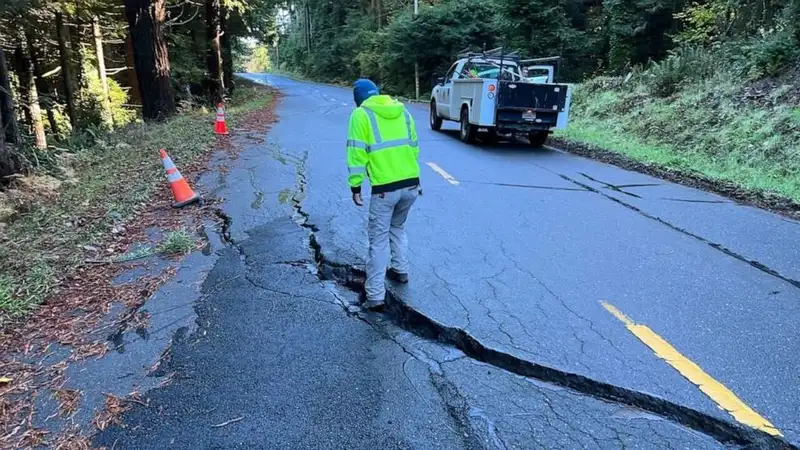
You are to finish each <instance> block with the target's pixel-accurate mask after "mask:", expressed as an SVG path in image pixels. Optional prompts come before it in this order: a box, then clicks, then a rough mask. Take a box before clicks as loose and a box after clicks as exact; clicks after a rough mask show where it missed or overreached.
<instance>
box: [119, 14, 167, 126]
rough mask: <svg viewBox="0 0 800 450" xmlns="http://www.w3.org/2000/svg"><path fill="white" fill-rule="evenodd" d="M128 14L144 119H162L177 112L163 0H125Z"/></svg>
mask: <svg viewBox="0 0 800 450" xmlns="http://www.w3.org/2000/svg"><path fill="white" fill-rule="evenodd" d="M125 15H126V17H127V19H128V25H129V27H130V32H131V39H132V40H133V58H134V63H135V64H134V66H135V67H136V74H137V75H138V78H139V91H140V92H141V93H142V116H143V117H144V118H145V119H147V120H157V119H163V118H166V117H168V116H171V115H172V114H174V113H175V98H174V96H173V93H172V84H171V81H170V67H169V52H168V51H167V41H166V39H165V38H164V32H163V30H162V24H163V23H164V18H165V16H166V8H165V5H164V0H125Z"/></svg>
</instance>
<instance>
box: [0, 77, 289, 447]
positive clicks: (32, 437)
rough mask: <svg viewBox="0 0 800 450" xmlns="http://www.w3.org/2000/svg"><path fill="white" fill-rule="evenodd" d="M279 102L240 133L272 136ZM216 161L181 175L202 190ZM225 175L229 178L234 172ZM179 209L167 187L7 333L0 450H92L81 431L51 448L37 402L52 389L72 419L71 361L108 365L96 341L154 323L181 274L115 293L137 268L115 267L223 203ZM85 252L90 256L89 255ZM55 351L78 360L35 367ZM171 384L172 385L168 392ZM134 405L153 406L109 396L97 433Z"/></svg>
mask: <svg viewBox="0 0 800 450" xmlns="http://www.w3.org/2000/svg"><path fill="white" fill-rule="evenodd" d="M277 97H278V96H277V93H276V92H273V96H272V102H271V103H270V104H269V105H267V106H266V107H264V108H262V109H260V110H257V111H255V112H251V113H248V114H245V115H242V116H239V117H236V121H237V127H238V128H240V129H241V130H243V131H245V132H256V131H257V132H260V133H263V132H266V130H267V128H268V127H269V125H270V124H272V123H274V122H275V116H274V114H273V111H272V109H273V108H274V106H275V104H276V102H277ZM214 150H222V151H225V152H227V153H228V154H229V155H230V156H231V158H235V156H236V155H237V153H238V151H239V146H238V145H236V144H235V143H234V140H233V138H232V137H224V138H220V139H219V140H218V141H217V145H216V146H215V148H214ZM212 153H213V152H212V151H208V152H206V154H204V155H203V156H201V157H199V158H197V159H195V160H194V161H193V162H191V163H189V164H184V165H182V166H181V172H182V173H183V175H184V177H185V178H186V179H187V180H189V181H190V183H192V185H195V183H194V182H195V181H196V180H197V178H198V176H199V174H201V173H202V172H204V171H206V170H208V166H209V161H210V158H211V155H212ZM176 162H179V161H176ZM179 163H180V162H179ZM222 171H223V173H224V172H225V171H226V168H223V169H222ZM125 176H135V174H127V175H125ZM171 203H172V198H171V194H170V191H169V189H167V188H166V186H164V188H163V189H159V190H157V191H156V193H155V195H154V196H153V197H152V198H150V199H148V201H147V202H146V203H143V204H141V205H140V206H139V207H137V209H136V211H135V213H134V214H132V217H131V219H130V220H128V221H120V222H119V223H116V224H115V226H114V227H113V230H110V231H109V232H108V233H107V235H106V236H104V237H103V238H99V239H98V240H97V242H93V243H92V245H91V247H92V252H94V253H97V256H98V257H99V256H102V257H103V260H91V261H89V260H87V261H85V262H84V264H80V265H78V266H77V267H76V268H75V269H74V270H72V271H71V272H69V273H66V274H61V275H60V286H59V288H58V290H57V292H55V293H54V294H53V295H51V296H50V297H49V298H48V299H47V301H46V302H45V303H44V304H43V305H41V306H40V307H39V308H38V309H37V310H35V311H34V312H33V313H32V314H31V315H30V316H29V317H28V318H27V320H25V321H19V322H16V323H5V324H4V326H3V328H2V329H0V374H2V377H0V448H17V449H19V448H34V447H36V446H39V445H42V444H44V443H47V444H48V445H49V446H51V447H52V448H55V449H57V450H73V449H75V450H79V449H88V448H91V433H89V435H87V434H85V433H84V432H83V431H82V430H81V429H80V427H77V426H76V427H73V428H70V429H67V430H62V432H61V433H59V434H58V435H57V436H53V437H52V438H51V439H50V440H49V442H46V440H45V439H46V437H47V433H46V432H45V431H43V430H39V429H36V428H35V427H34V426H33V420H32V419H33V415H34V404H35V403H34V400H35V397H36V395H38V393H39V392H40V391H44V390H45V389H51V390H52V391H53V392H54V396H55V397H56V399H57V400H58V401H59V405H60V406H59V414H61V415H62V417H70V416H72V415H73V414H74V412H75V411H76V410H77V408H78V407H79V404H80V401H81V398H82V394H81V393H80V392H79V391H76V390H72V389H65V388H63V384H64V373H65V370H66V367H67V359H69V360H73V361H75V360H83V359H87V358H93V357H95V358H101V357H103V356H104V355H105V353H106V352H107V351H108V344H107V342H103V341H97V340H96V339H95V340H93V339H90V338H89V336H91V335H95V336H96V335H98V332H100V331H102V332H105V335H108V334H110V331H111V330H118V329H130V328H137V327H146V326H147V324H148V319H149V316H148V315H147V314H142V313H141V312H140V311H139V308H140V307H141V306H142V305H143V304H144V303H145V302H146V301H147V300H148V299H149V298H150V296H152V295H153V294H154V293H155V292H156V291H157V290H158V289H159V287H160V286H161V285H162V284H164V283H165V282H167V281H168V280H169V279H171V278H172V277H174V275H175V272H176V270H177V269H176V268H175V267H169V268H167V269H165V270H164V271H162V272H161V273H159V274H158V275H156V276H145V277H141V278H139V279H137V280H134V281H133V282H131V283H128V284H123V285H112V280H114V279H115V278H116V277H117V276H118V275H120V274H121V273H123V272H125V271H128V270H130V269H131V267H132V265H131V264H115V263H112V262H111V261H112V260H113V258H114V257H117V256H119V255H122V254H125V253H127V252H128V251H129V250H130V249H131V248H132V247H133V246H134V244H137V243H141V242H147V241H148V235H147V230H148V229H149V228H153V227H155V228H158V229H161V230H165V231H169V230H179V229H182V228H185V227H186V226H187V223H191V224H194V226H195V227H200V226H202V223H203V221H204V220H218V217H217V215H216V213H215V207H214V205H215V199H207V201H206V202H205V205H204V206H202V207H189V208H184V209H174V208H172V207H171ZM106 214H107V211H105V210H104V209H103V208H102V207H98V208H96V210H91V209H90V210H89V211H87V213H86V214H85V216H84V217H81V218H80V219H77V221H76V223H72V224H70V226H75V227H85V226H87V224H90V223H94V222H97V221H99V220H102V219H103V218H104V217H105V215H106ZM112 231H113V232H112ZM190 231H196V230H190ZM52 243H53V245H54V247H53V249H52V255H53V257H56V258H64V257H66V256H68V255H69V254H70V253H72V252H74V251H75V250H76V249H64V248H59V247H55V246H57V245H58V240H57V239H52ZM95 249H96V252H95ZM84 250H85V251H88V250H86V249H81V251H84ZM113 303H121V304H123V305H124V306H125V308H126V310H125V312H124V313H123V314H122V315H121V316H120V317H119V318H118V319H117V320H116V321H115V322H114V323H112V324H106V325H103V328H100V324H101V323H102V321H103V319H104V318H105V317H106V316H107V314H108V313H109V311H110V308H111V305H112V304H113ZM53 344H58V345H59V346H66V347H69V348H71V349H72V353H71V355H70V356H69V357H68V358H67V359H64V360H61V361H60V362H58V361H54V362H55V363H54V362H49V363H47V364H45V363H44V362H39V363H38V364H33V363H30V361H33V360H38V361H44V358H45V357H46V356H50V355H52V354H53V352H54V351H55V350H54V348H55V347H54V345H53ZM23 361H25V362H23ZM169 379H170V377H167V379H165V381H164V382H162V385H164V384H166V383H167V382H168V381H169ZM131 402H132V403H140V404H143V405H144V404H145V403H144V402H142V400H140V397H139V394H138V393H134V394H132V395H131V397H130V399H124V398H121V397H116V396H113V395H108V394H107V397H106V403H105V407H104V408H103V410H102V411H100V412H98V414H97V415H96V416H95V418H94V420H93V423H94V425H95V426H96V428H97V429H99V430H105V429H107V428H108V427H109V426H112V425H113V424H119V423H120V415H121V414H122V413H123V412H124V411H125V410H126V409H128V408H129V407H130V405H129V403H131Z"/></svg>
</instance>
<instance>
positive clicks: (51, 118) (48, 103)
mask: <svg viewBox="0 0 800 450" xmlns="http://www.w3.org/2000/svg"><path fill="white" fill-rule="evenodd" d="M25 40H26V41H28V54H29V55H30V58H31V63H32V67H33V81H34V83H35V84H36V90H37V91H38V92H39V94H41V95H42V96H43V98H42V99H40V100H41V102H42V104H44V110H45V111H46V112H47V121H48V123H49V124H50V132H51V133H58V123H56V115H55V113H54V112H53V103H54V101H53V98H52V96H51V93H50V87H49V86H48V85H47V82H46V81H45V79H44V77H43V76H42V75H43V74H44V71H43V70H42V61H41V57H40V55H39V49H38V47H37V44H36V37H35V36H34V35H33V30H32V29H30V28H28V29H26V30H25Z"/></svg>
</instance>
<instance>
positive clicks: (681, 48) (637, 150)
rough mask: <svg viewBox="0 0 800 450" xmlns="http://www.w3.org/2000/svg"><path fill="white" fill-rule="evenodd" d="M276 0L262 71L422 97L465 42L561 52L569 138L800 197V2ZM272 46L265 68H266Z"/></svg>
mask: <svg viewBox="0 0 800 450" xmlns="http://www.w3.org/2000/svg"><path fill="white" fill-rule="evenodd" d="M411 3H412V2H409V1H403V0H373V1H370V2H369V4H365V3H364V2H361V1H359V0H346V1H342V2H336V3H335V4H330V2H327V1H324V0H308V1H303V2H300V1H282V2H275V5H276V6H275V8H274V10H273V11H274V12H273V14H275V15H276V17H277V18H279V19H280V20H279V21H278V23H279V24H280V26H278V27H277V29H276V33H275V34H274V35H273V36H271V39H270V40H268V41H265V42H263V43H262V45H261V47H260V50H259V60H260V61H261V63H260V64H258V67H260V68H263V67H267V66H269V67H271V70H275V71H280V72H284V73H285V72H294V73H297V74H300V75H302V76H305V77H308V78H311V79H315V80H320V81H328V82H345V83H350V82H352V80H353V79H355V78H357V77H360V76H368V77H370V78H372V79H374V80H376V81H378V82H379V83H380V85H381V86H382V88H383V89H384V90H385V91H387V92H389V93H392V94H395V95H402V96H407V97H411V98H413V96H414V94H415V83H414V81H415V80H414V64H415V63H417V64H418V66H419V73H420V86H421V91H422V92H421V94H422V95H421V98H422V99H423V100H424V99H425V98H426V92H429V91H430V86H431V80H432V79H433V78H434V76H435V75H437V74H439V75H441V74H443V73H444V72H445V71H446V70H447V68H448V67H449V65H450V64H451V63H452V61H453V60H454V58H455V56H456V55H457V53H458V52H459V51H461V50H463V49H465V48H467V47H472V48H481V47H485V48H493V47H500V46H503V45H505V46H506V47H507V48H509V49H514V50H520V51H521V53H522V54H523V56H526V57H544V56H553V55H560V56H562V57H563V61H562V63H561V65H560V67H559V70H558V80H559V81H561V82H569V83H575V84H576V86H575V87H576V89H575V97H574V103H573V108H572V114H571V119H572V123H571V126H570V128H569V129H568V130H567V131H566V132H565V133H562V134H560V135H559V136H560V137H561V138H565V139H568V140H570V141H572V142H573V143H579V144H583V145H586V146H588V147H597V148H602V149H606V150H609V151H613V152H618V153H620V154H623V155H625V156H627V157H630V158H631V159H634V160H636V161H641V162H645V163H649V164H655V165H659V166H661V167H664V168H667V169H672V170H679V171H681V172H682V173H685V174H687V175H690V176H691V175H703V176H704V177H707V178H710V179H713V180H720V181H725V182H731V183H733V184H735V185H737V186H739V187H741V188H745V189H748V190H751V191H754V192H758V193H772V194H778V195H780V196H783V197H785V198H788V199H792V200H794V201H795V202H800V91H799V89H800V87H798V86H800V1H798V0H770V1H766V2H764V1H760V0H759V1H756V0H697V1H690V0H624V1H623V0H558V1H545V0H489V1H479V0H430V1H427V0H421V1H420V2H419V4H420V10H419V15H417V16H414V14H413V11H412V7H411ZM265 52H268V53H269V64H266V63H263V60H264V53H265Z"/></svg>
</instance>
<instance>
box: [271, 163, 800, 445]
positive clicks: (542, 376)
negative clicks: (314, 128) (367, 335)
mask: <svg viewBox="0 0 800 450" xmlns="http://www.w3.org/2000/svg"><path fill="white" fill-rule="evenodd" d="M284 156H286V155H284ZM306 157H307V153H305V154H304V156H303V157H302V158H294V157H293V158H290V159H289V161H290V163H291V164H292V165H294V167H295V169H296V170H297V185H296V189H295V194H294V196H293V197H292V206H293V208H294V212H295V217H294V221H295V223H297V225H298V226H300V227H302V228H304V229H306V230H307V231H308V233H309V235H308V245H309V248H310V250H311V252H312V253H313V255H314V260H315V264H316V266H317V270H315V274H316V275H317V276H318V277H319V278H320V280H323V281H333V282H336V283H337V284H339V285H341V286H343V287H345V288H347V289H350V290H352V291H355V292H360V291H361V290H363V283H364V280H365V273H364V271H363V270H361V269H359V268H358V267H356V266H355V265H348V264H341V263H334V262H332V261H330V260H329V259H328V258H326V256H325V252H324V249H323V248H322V246H321V245H320V243H319V241H318V240H317V238H316V233H317V232H319V231H320V229H319V227H318V226H317V225H316V224H314V223H313V222H312V221H311V219H310V215H309V213H308V212H306V211H304V210H303V200H304V199H305V196H306V188H307V180H306V174H305V159H306ZM562 177H563V176H562ZM563 178H565V179H567V180H568V181H570V182H573V183H575V184H576V185H578V186H580V187H581V188H583V189H586V190H589V191H592V192H595V193H600V194H601V195H602V193H601V192H599V191H597V190H596V189H593V188H591V187H590V186H587V185H585V184H583V183H580V182H578V181H576V180H574V179H571V178H568V177H563ZM608 197H609V198H610V199H612V200H615V201H616V199H614V198H613V197H611V196H608ZM620 203H621V202H620ZM623 204H624V203H623ZM709 245H711V244H710V243H709ZM712 246H713V245H712ZM715 248H716V247H715ZM773 275H775V274H773ZM781 278H782V279H784V280H785V281H789V282H791V281H793V280H788V279H785V278H783V277H781ZM386 304H387V308H386V310H385V311H384V313H383V316H384V317H385V318H387V319H388V320H390V321H391V322H392V323H393V324H394V325H396V326H398V327H400V328H402V329H404V330H406V331H408V332H410V333H412V334H414V335H416V336H418V337H420V338H423V339H427V340H430V341H433V342H437V343H439V344H443V345H446V346H449V347H452V348H455V349H458V350H459V351H461V352H463V353H464V354H465V355H466V356H467V357H469V358H471V359H473V360H475V361H479V362H482V363H485V364H489V365H491V366H493V367H496V368H499V369H502V370H505V371H508V372H511V373H513V374H516V375H520V376H523V377H527V378H530V379H533V380H538V381H543V382H546V383H550V384H553V385H556V386H560V387H563V388H567V389H570V390H572V391H575V392H577V393H580V394H584V395H588V396H591V397H594V398H598V399H602V400H605V401H610V402H614V403H618V404H621V405H628V406H632V407H634V408H638V409H641V410H643V411H646V412H648V413H651V414H654V415H657V416H659V417H662V418H664V419H667V420H669V421H672V422H674V423H677V424H680V425H683V426H686V427H688V428H691V429H694V430H696V431H699V432H701V433H704V434H706V435H709V436H711V437H713V438H714V439H716V440H717V441H719V442H721V443H723V444H726V445H735V446H739V447H741V448H759V449H784V448H796V447H792V446H791V445H789V444H788V443H786V442H785V441H783V440H781V439H778V438H775V437H773V436H770V435H768V434H766V433H763V432H760V431H758V430H754V429H751V428H748V427H744V426H740V425H738V424H736V423H732V422H727V421H725V420H722V419H719V418H716V417H713V416H710V415H708V414H706V413H703V412H700V411H697V410H694V409H692V408H689V407H686V406H683V405H680V404H678V403H674V402H672V401H669V400H668V399H665V398H660V397H656V396H653V395H650V394H647V393H644V392H638V391H635V390H632V389H628V388H623V387H620V386H615V385H613V384H609V383H605V382H601V381H598V380H594V379H592V378H589V377H586V376H583V375H579V374H575V373H570V372H565V371H562V370H558V369H554V368H552V367H548V366H545V365H542V364H539V363H537V362H535V361H530V360H525V359H522V358H520V357H518V356H514V355H512V354H509V353H506V352H503V351H500V350H497V349H494V348H491V347H489V346H487V345H485V344H484V343H482V342H481V341H479V340H478V339H476V338H475V337H474V336H472V335H471V334H470V333H468V332H467V331H465V330H464V329H462V328H457V327H451V326H447V325H444V324H442V323H440V322H438V321H436V320H435V319H433V318H431V317H428V316H426V315H425V314H423V313H421V312H420V311H418V310H416V309H414V308H412V307H410V306H409V304H408V303H407V302H405V301H404V300H403V299H402V298H401V297H400V296H399V295H398V294H397V293H396V292H394V291H393V290H392V288H391V287H390V288H389V289H388V290H387V298H386ZM341 306H342V307H343V309H344V310H345V312H346V313H347V314H348V315H350V316H351V317H354V318H357V319H358V320H362V321H364V322H366V323H368V324H370V325H371V326H373V327H374V326H375V322H374V321H372V320H370V319H369V315H365V314H362V313H359V312H357V311H358V308H357V307H356V305H347V304H346V303H344V302H342V303H341ZM384 334H386V333H384ZM389 337H391V336H389ZM409 354H410V355H412V356H414V353H411V352H409ZM415 357H416V356H415ZM443 389H444V388H443ZM453 414H454V416H453V418H454V420H455V421H456V422H457V423H462V424H463V423H465V422H464V420H465V414H467V413H466V412H464V411H460V410H458V408H456V409H455V410H454V413H453Z"/></svg>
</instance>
